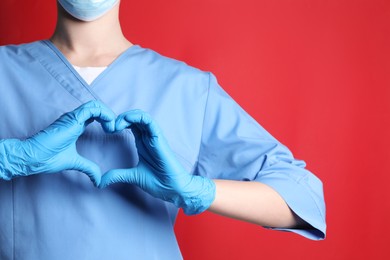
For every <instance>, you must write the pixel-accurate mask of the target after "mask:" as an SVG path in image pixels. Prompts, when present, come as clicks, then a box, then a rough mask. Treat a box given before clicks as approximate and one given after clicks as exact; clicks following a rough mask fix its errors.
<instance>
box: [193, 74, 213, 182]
mask: <svg viewBox="0 0 390 260" xmlns="http://www.w3.org/2000/svg"><path fill="white" fill-rule="evenodd" d="M207 73H208V87H207V97H206V104H205V106H204V112H203V120H202V132H201V134H200V142H199V151H198V158H197V160H196V167H195V168H198V166H199V165H200V153H201V151H202V147H203V145H202V144H203V130H204V125H205V121H206V111H207V107H208V104H209V97H210V85H211V84H210V82H211V72H207ZM205 174H206V175H207V172H206V173H205Z"/></svg>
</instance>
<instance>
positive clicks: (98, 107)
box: [73, 100, 115, 132]
mask: <svg viewBox="0 0 390 260" xmlns="http://www.w3.org/2000/svg"><path fill="white" fill-rule="evenodd" d="M73 113H74V115H75V118H76V120H77V122H78V123H79V124H88V123H90V122H92V120H91V119H94V120H98V121H99V122H100V123H101V124H102V126H103V129H104V130H105V131H108V132H112V131H114V130H115V113H114V112H113V111H112V110H111V109H109V108H108V107H107V106H106V105H104V104H103V103H101V102H99V101H96V100H94V101H90V102H88V103H85V104H84V105H82V106H80V107H78V108H77V109H75V110H74V111H73Z"/></svg>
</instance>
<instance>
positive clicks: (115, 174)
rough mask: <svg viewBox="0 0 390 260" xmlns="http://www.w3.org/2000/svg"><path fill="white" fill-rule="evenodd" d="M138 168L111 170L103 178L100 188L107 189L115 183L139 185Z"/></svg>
mask: <svg viewBox="0 0 390 260" xmlns="http://www.w3.org/2000/svg"><path fill="white" fill-rule="evenodd" d="M137 172H138V171H137V167H135V168H130V169H114V170H110V171H108V172H107V173H105V174H104V175H103V176H102V179H101V182H100V185H99V188H105V187H107V186H109V185H111V184H114V183H120V182H122V183H130V184H136V185H137V184H138V179H139V178H138V173H137Z"/></svg>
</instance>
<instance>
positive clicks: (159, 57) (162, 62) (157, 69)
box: [135, 45, 212, 84]
mask: <svg viewBox="0 0 390 260" xmlns="http://www.w3.org/2000/svg"><path fill="white" fill-rule="evenodd" d="M135 48H137V49H138V50H137V51H138V53H139V55H140V56H142V59H141V60H142V62H141V64H140V65H141V66H142V65H145V68H148V70H150V71H151V72H154V73H155V75H158V76H159V77H170V78H183V79H187V80H195V81H199V80H200V81H202V82H203V83H204V82H207V84H208V82H209V80H210V75H212V74H211V73H210V72H208V71H203V70H201V69H199V68H196V67H193V66H191V65H188V64H187V63H186V62H185V61H181V60H177V59H175V58H171V57H168V56H165V55H163V54H160V53H158V52H157V51H154V50H152V49H149V48H144V47H140V46H138V45H136V46H135Z"/></svg>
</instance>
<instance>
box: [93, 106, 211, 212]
mask: <svg viewBox="0 0 390 260" xmlns="http://www.w3.org/2000/svg"><path fill="white" fill-rule="evenodd" d="M125 128H130V129H131V131H132V132H133V134H134V137H135V143H136V147H137V151H138V157H139V162H138V165H137V166H136V167H134V168H130V169H114V170H110V171H108V172H107V173H106V174H104V175H103V176H102V181H101V183H100V185H99V187H101V188H104V187H106V186H108V185H110V184H113V183H117V182H124V183H131V184H135V185H137V186H139V187H140V188H141V189H143V190H144V191H146V192H148V193H149V194H151V195H152V196H154V197H156V198H160V199H163V200H165V201H168V202H172V203H174V204H175V205H176V206H177V207H179V208H183V210H184V213H186V214H187V215H193V214H198V213H201V212H203V211H204V210H206V209H207V208H208V207H209V206H210V205H211V203H212V202H213V201H214V197H215V183H214V182H213V181H212V180H210V179H208V178H205V177H202V176H194V175H191V174H189V173H187V172H186V171H185V170H184V168H183V167H182V165H181V164H180V163H179V162H178V161H177V159H176V158H175V156H174V154H173V152H172V151H171V149H170V147H169V146H168V144H167V141H166V140H165V138H164V136H163V135H162V133H161V130H160V129H159V127H158V126H157V124H156V123H155V122H154V121H153V120H152V119H151V117H150V116H149V115H148V114H146V113H145V112H143V111H141V110H132V111H129V112H125V113H123V114H121V115H120V116H119V117H118V118H117V120H116V131H122V130H123V129H125Z"/></svg>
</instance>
